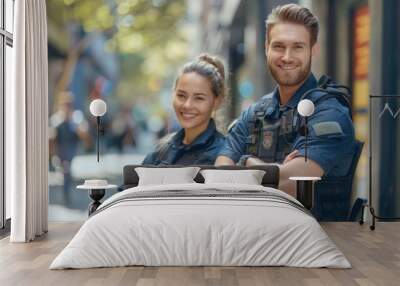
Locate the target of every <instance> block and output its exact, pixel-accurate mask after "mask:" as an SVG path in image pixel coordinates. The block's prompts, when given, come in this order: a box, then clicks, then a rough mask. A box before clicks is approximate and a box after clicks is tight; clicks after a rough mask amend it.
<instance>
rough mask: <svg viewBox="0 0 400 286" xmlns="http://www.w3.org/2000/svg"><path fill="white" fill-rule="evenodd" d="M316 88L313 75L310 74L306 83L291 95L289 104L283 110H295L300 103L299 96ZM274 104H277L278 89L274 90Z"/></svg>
mask: <svg viewBox="0 0 400 286" xmlns="http://www.w3.org/2000/svg"><path fill="white" fill-rule="evenodd" d="M316 87H317V80H316V79H315V77H314V74H313V73H310V75H309V76H308V78H307V79H306V81H305V82H304V83H303V84H302V85H301V86H300V88H299V89H298V90H297V91H296V92H295V93H294V94H293V95H292V97H291V98H290V100H289V102H288V103H287V104H286V105H285V106H284V108H285V109H286V108H291V109H293V108H296V106H297V104H298V103H299V101H300V98H301V96H302V95H303V94H304V93H305V92H307V91H308V90H310V89H313V88H316ZM273 97H274V103H275V102H276V104H279V89H278V87H276V88H275V90H274V96H273Z"/></svg>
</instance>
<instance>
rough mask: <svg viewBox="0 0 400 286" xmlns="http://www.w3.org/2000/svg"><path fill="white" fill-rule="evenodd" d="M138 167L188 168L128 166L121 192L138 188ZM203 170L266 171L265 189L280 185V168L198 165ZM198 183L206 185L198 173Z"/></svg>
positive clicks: (264, 178)
mask: <svg viewBox="0 0 400 286" xmlns="http://www.w3.org/2000/svg"><path fill="white" fill-rule="evenodd" d="M136 167H151V168H179V167H188V166H182V165H170V166H146V165H127V166H125V167H124V182H123V185H122V186H121V188H120V189H121V190H125V189H128V188H132V187H136V186H137V185H138V182H139V177H138V174H137V173H136V171H135V168H136ZM196 167H200V168H201V169H202V170H205V169H219V170H245V169H256V170H263V171H265V175H264V177H263V180H262V185H263V186H265V187H272V188H277V187H278V184H279V168H278V166H274V165H259V166H252V167H240V166H218V167H216V166H201V165H198V166H196ZM194 180H195V181H196V182H197V183H204V178H203V176H202V175H201V174H200V173H198V174H197V176H196V178H195V179H194Z"/></svg>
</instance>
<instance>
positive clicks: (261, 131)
mask: <svg viewBox="0 0 400 286" xmlns="http://www.w3.org/2000/svg"><path fill="white" fill-rule="evenodd" d="M341 89H342V90H343V89H345V90H346V91H347V92H343V91H342V90H341ZM314 92H318V94H319V95H320V96H317V97H316V98H315V100H313V102H314V105H315V106H316V105H317V104H318V103H320V102H321V101H323V100H325V99H328V98H332V97H334V98H336V99H337V100H338V101H339V103H340V104H342V105H344V106H346V107H347V108H349V111H350V116H351V106H350V101H349V93H350V90H349V89H348V88H347V87H346V86H343V85H338V84H336V83H333V82H332V81H331V79H330V78H329V77H327V76H322V77H321V78H320V79H319V81H318V87H317V88H314V89H311V90H309V91H307V92H306V93H305V94H304V95H303V96H302V97H301V99H300V100H302V99H305V98H307V97H309V95H311V94H312V93H314ZM285 109H286V108H285ZM271 110H274V113H272V112H271ZM275 112H279V115H278V116H277V114H275ZM301 121H302V120H301V116H300V115H299V114H298V112H297V106H296V107H295V108H293V109H291V108H289V109H286V110H282V109H281V108H280V109H279V111H277V110H275V107H274V106H273V94H272V93H271V94H268V95H266V96H265V97H264V98H263V100H261V101H259V102H258V103H257V104H256V106H255V107H254V113H253V115H252V118H250V120H249V134H250V137H249V138H248V140H247V142H246V143H247V144H246V146H247V150H246V151H247V153H246V154H248V155H253V156H256V157H258V158H260V159H261V160H263V161H264V162H267V163H272V162H279V163H281V162H283V160H284V159H285V158H286V156H287V155H288V154H289V153H290V151H291V150H292V146H293V143H294V140H295V139H296V137H297V135H298V133H299V131H300V129H301V128H300V125H301Z"/></svg>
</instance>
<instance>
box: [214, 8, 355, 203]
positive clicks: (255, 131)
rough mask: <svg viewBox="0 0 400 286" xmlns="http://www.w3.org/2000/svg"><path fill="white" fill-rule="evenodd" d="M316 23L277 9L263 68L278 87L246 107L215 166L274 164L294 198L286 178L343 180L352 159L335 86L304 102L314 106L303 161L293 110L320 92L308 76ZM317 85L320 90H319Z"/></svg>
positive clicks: (344, 110) (302, 11)
mask: <svg viewBox="0 0 400 286" xmlns="http://www.w3.org/2000/svg"><path fill="white" fill-rule="evenodd" d="M318 30H319V24H318V19H317V18H316V17H315V16H314V15H313V14H312V13H311V12H310V11H309V10H308V9H307V8H304V7H301V6H299V5H297V4H288V5H284V6H278V7H276V8H275V9H273V11H272V12H271V14H270V15H269V16H268V18H267V20H266V43H265V53H266V57H267V66H268V68H269V70H270V72H271V74H272V76H273V78H274V79H275V81H276V82H277V87H276V88H275V90H274V91H273V92H272V93H270V94H267V95H265V96H263V97H262V98H261V99H260V100H259V101H257V102H256V103H254V104H253V105H251V106H250V107H249V108H248V109H247V110H245V111H244V112H243V113H242V114H241V115H240V117H239V118H238V119H237V121H236V123H235V125H234V126H233V128H232V129H231V130H230V132H229V135H228V137H227V140H226V144H225V146H224V147H223V148H222V150H221V152H220V153H219V156H218V158H217V160H216V162H215V164H216V165H233V164H235V163H239V164H241V165H246V166H250V165H256V164H265V163H277V164H278V165H279V168H280V184H279V188H280V189H281V190H284V191H285V192H287V193H289V194H291V195H293V196H295V183H294V182H292V181H290V180H289V177H290V176H318V177H321V176H343V175H345V174H346V173H347V171H348V169H349V167H350V164H351V159H352V157H353V153H354V147H355V138H354V128H353V123H352V120H351V115H350V112H351V111H350V106H348V105H347V104H345V103H344V102H345V101H346V100H340V97H336V96H326V95H327V94H329V93H330V94H338V93H340V91H338V90H335V85H333V84H332V85H329V89H327V90H328V91H327V92H322V91H321V89H320V90H315V92H314V91H312V92H310V93H309V95H308V96H307V99H310V100H311V101H313V102H314V104H315V111H314V114H313V115H312V116H310V118H309V124H308V127H309V128H308V132H309V141H308V149H307V150H308V151H307V153H308V158H309V159H308V160H307V162H305V159H304V155H305V148H304V146H305V137H304V134H303V133H302V132H300V130H301V126H300V125H301V122H302V118H301V117H300V116H299V114H298V113H297V110H296V108H297V105H298V103H299V101H300V99H301V97H302V95H303V94H305V93H306V92H308V91H310V90H313V89H315V88H317V87H319V84H320V83H319V82H317V80H316V79H315V77H314V75H313V73H312V72H311V62H312V59H313V57H314V56H315V55H316V53H317V50H318V44H317V38H318ZM321 85H322V84H321Z"/></svg>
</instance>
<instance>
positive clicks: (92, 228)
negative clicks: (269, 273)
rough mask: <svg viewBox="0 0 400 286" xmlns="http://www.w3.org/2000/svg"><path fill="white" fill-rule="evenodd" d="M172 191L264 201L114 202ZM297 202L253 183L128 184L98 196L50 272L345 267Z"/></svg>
mask: <svg viewBox="0 0 400 286" xmlns="http://www.w3.org/2000/svg"><path fill="white" fill-rule="evenodd" d="M174 190H179V191H182V192H184V191H185V190H187V191H191V192H195V191H198V192H203V193H207V191H213V192H214V193H215V192H216V191H217V192H224V191H230V192H232V191H235V192H238V193H239V191H242V192H243V191H244V193H246V191H249V194H251V192H250V191H263V192H265V194H268V196H271V198H269V199H265V198H262V197H260V198H259V197H252V196H251V195H250V196H249V197H243V195H242V196H241V197H235V196H234V195H233V196H227V197H218V196H216V197H207V196H203V197H195V196H194V197H191V196H182V197H179V195H177V196H174V197H171V198H170V197H160V198H145V197H143V198H134V199H125V200H123V199H122V198H124V197H129V196H130V195H134V196H136V195H137V194H140V195H141V194H144V195H145V194H146V193H138V192H148V193H149V191H151V192H152V193H154V192H155V191H159V192H161V193H162V192H166V191H174ZM285 201H286V202H285ZM298 204H300V203H298V202H297V201H296V200H295V199H293V198H292V197H290V196H288V195H286V194H285V193H283V192H281V191H279V190H276V189H272V188H266V187H262V186H254V185H232V184H195V183H194V184H179V185H164V186H147V187H135V188H131V189H128V190H125V191H123V192H121V193H118V194H116V195H114V196H112V197H111V198H109V199H108V200H106V201H105V202H104V203H103V204H102V205H101V206H100V207H99V210H98V212H97V213H96V214H95V215H93V216H92V217H90V218H89V219H88V220H87V221H86V222H85V223H84V224H83V226H82V227H81V229H80V230H79V232H78V233H77V234H76V235H75V237H74V238H73V239H72V241H71V242H70V243H69V244H68V245H67V246H66V247H65V249H64V250H63V251H62V252H61V253H60V254H59V255H58V256H57V257H56V259H55V260H54V261H53V262H52V264H51V265H50V269H63V268H90V267H113V266H126V265H146V266H188V265H191V266H193V265H218V266H241V265H247V266H294V267H333V268H350V267H351V266H350V263H349V262H348V261H347V259H346V258H345V257H344V255H343V254H342V252H341V251H340V250H339V249H338V248H337V247H336V246H335V244H334V243H333V242H332V241H331V240H330V239H329V237H328V236H327V234H326V233H325V232H324V230H323V229H322V228H321V226H320V225H319V224H318V222H317V221H316V220H315V219H314V218H313V217H312V216H311V215H309V214H307V213H306V212H304V211H302V210H301V208H300V207H298V206H297V205H298ZM296 206H297V207H296Z"/></svg>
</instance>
